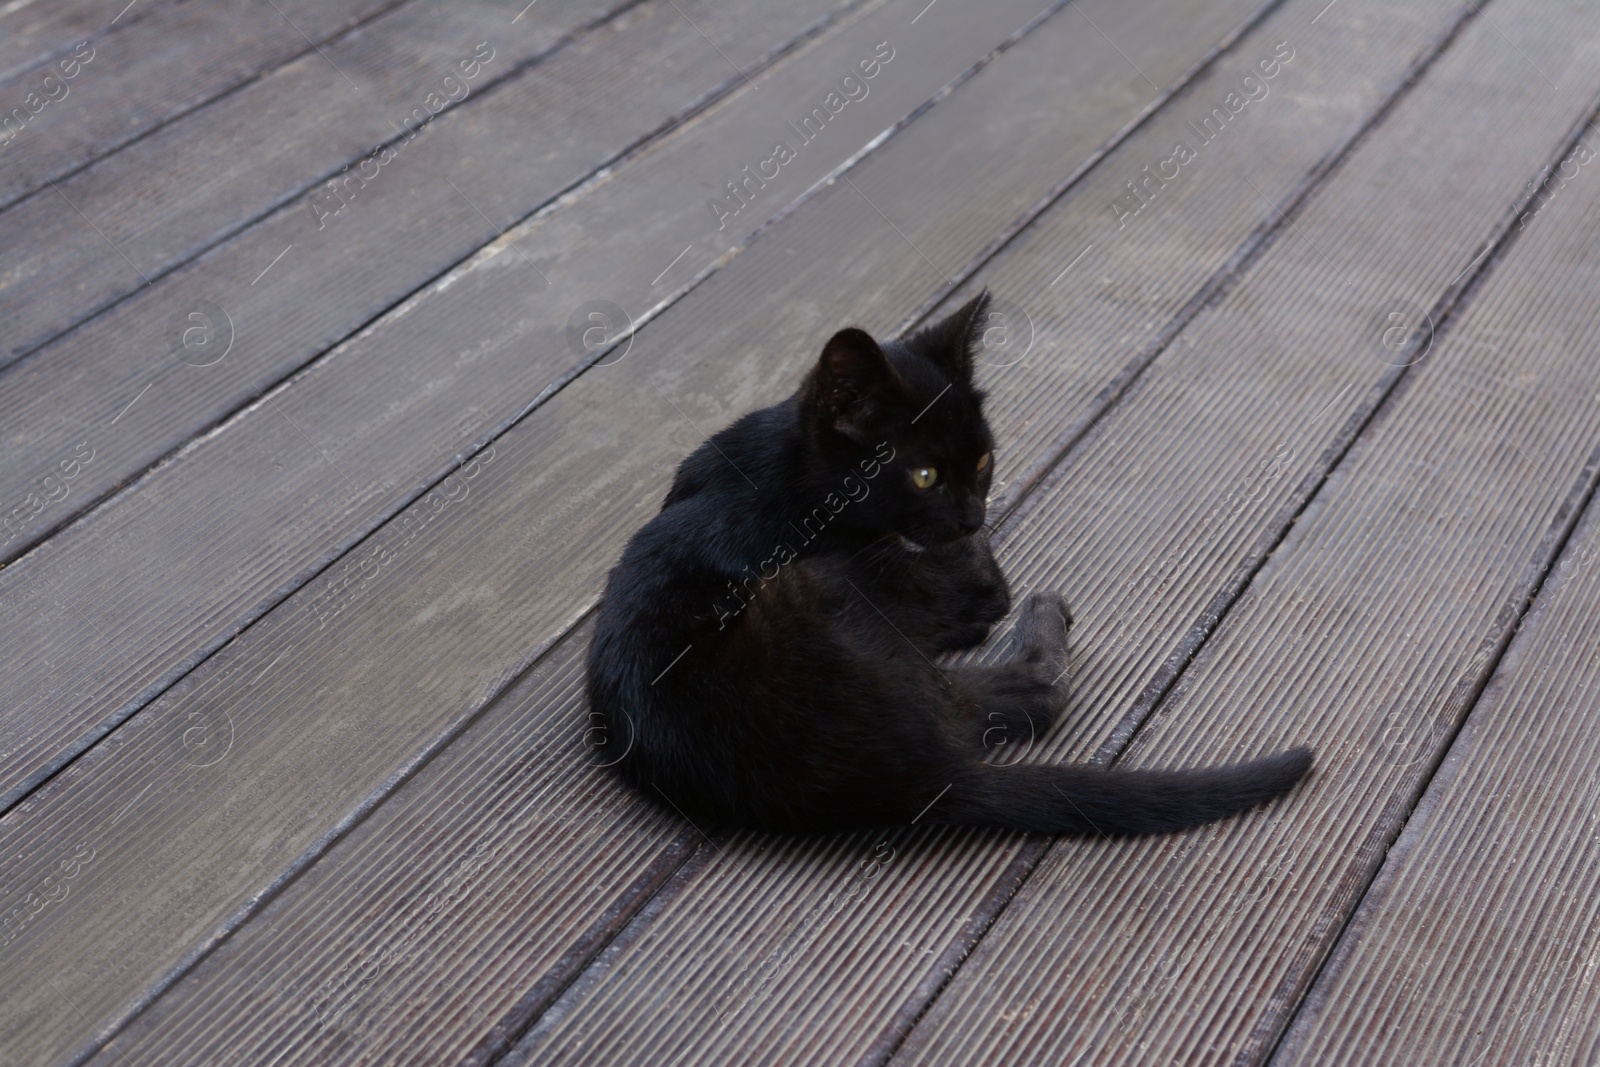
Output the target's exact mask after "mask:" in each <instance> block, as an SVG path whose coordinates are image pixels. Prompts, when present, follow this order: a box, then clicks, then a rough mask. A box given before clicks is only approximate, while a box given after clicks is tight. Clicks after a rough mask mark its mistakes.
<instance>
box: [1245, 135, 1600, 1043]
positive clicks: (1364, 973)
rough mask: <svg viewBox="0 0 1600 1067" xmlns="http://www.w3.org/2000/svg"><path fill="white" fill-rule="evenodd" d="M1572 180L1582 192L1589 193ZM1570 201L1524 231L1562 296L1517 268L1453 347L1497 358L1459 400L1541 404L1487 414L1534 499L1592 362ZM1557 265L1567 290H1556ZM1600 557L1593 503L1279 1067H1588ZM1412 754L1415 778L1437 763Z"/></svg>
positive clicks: (1589, 214)
mask: <svg viewBox="0 0 1600 1067" xmlns="http://www.w3.org/2000/svg"><path fill="white" fill-rule="evenodd" d="M1586 143H1587V145H1588V146H1589V147H1592V146H1593V142H1592V141H1586ZM1575 169H1576V164H1575V163H1574V164H1573V165H1569V166H1568V168H1567V174H1568V175H1569V176H1570V175H1571V173H1572V171H1573V170H1575ZM1572 180H1573V181H1576V182H1582V183H1584V184H1585V185H1588V186H1592V185H1593V184H1594V182H1595V177H1594V175H1592V174H1582V175H1581V176H1579V177H1576V178H1573V179H1572ZM1566 195H1567V196H1571V193H1566ZM1572 199H1573V202H1572V203H1570V204H1566V205H1559V204H1557V205H1552V207H1551V209H1550V212H1549V217H1548V218H1545V217H1541V218H1539V219H1537V221H1536V222H1534V223H1533V225H1535V226H1538V227H1539V228H1540V230H1541V231H1543V230H1550V231H1555V230H1556V229H1557V228H1558V227H1561V228H1566V230H1567V232H1565V233H1561V234H1558V233H1555V232H1551V233H1550V234H1549V235H1548V236H1546V237H1544V238H1543V239H1542V240H1543V242H1548V243H1541V244H1540V246H1539V247H1540V251H1541V252H1542V253H1543V254H1544V255H1545V256H1547V257H1549V259H1550V263H1551V267H1552V271H1551V277H1550V279H1549V280H1550V281H1551V282H1553V283H1554V284H1555V285H1556V286H1557V287H1558V288H1554V289H1543V290H1541V289H1539V288H1535V287H1534V285H1533V284H1532V283H1533V282H1534V280H1535V279H1534V277H1533V276H1532V275H1530V274H1529V273H1528V270H1527V265H1526V264H1524V265H1523V266H1522V267H1521V269H1520V277H1517V278H1516V279H1514V280H1512V279H1508V280H1507V282H1506V283H1504V284H1505V285H1506V288H1507V289H1508V290H1510V291H1509V292H1508V293H1506V294H1505V296H1504V297H1503V298H1502V300H1501V301H1500V302H1499V303H1498V304H1497V305H1496V306H1495V307H1494V308H1493V310H1492V312H1491V311H1490V309H1487V308H1486V309H1485V310H1484V312H1483V313H1481V314H1480V315H1479V316H1478V322H1477V326H1478V331H1477V332H1473V333H1469V332H1466V331H1465V330H1463V332H1462V334H1461V339H1460V341H1459V342H1458V343H1460V344H1468V345H1476V346H1480V347H1481V348H1482V349H1483V350H1484V351H1483V353H1482V354H1483V355H1484V356H1486V357H1489V359H1485V360H1484V361H1483V367H1482V369H1481V370H1479V371H1478V373H1477V374H1476V375H1462V379H1461V383H1462V384H1463V385H1464V386H1465V387H1466V392H1467V393H1468V394H1475V395H1476V396H1481V395H1482V393H1483V392H1484V391H1485V387H1488V390H1489V391H1490V392H1498V391H1501V390H1507V389H1509V390H1526V389H1530V388H1531V390H1532V391H1533V396H1532V397H1530V398H1529V399H1530V400H1531V401H1532V403H1526V402H1525V405H1524V406H1523V410H1508V409H1505V408H1502V409H1501V410H1498V411H1491V410H1485V411H1484V413H1483V414H1484V415H1488V416H1489V417H1491V418H1494V419H1496V420H1497V421H1498V423H1499V428H1500V430H1502V431H1503V433H1504V434H1505V437H1506V440H1507V441H1508V442H1510V443H1511V444H1512V446H1513V447H1515V448H1520V449H1523V450H1524V452H1525V453H1526V462H1524V463H1521V464H1520V466H1521V470H1520V471H1516V470H1513V471H1512V472H1511V473H1512V474H1513V476H1520V477H1523V478H1526V479H1529V480H1532V481H1539V480H1541V479H1544V478H1553V477H1556V476H1558V475H1559V473H1560V472H1559V470H1557V469H1552V467H1551V466H1550V465H1549V460H1550V458H1551V457H1550V454H1549V453H1546V452H1540V451H1535V450H1534V448H1536V447H1537V445H1538V444H1540V443H1542V442H1541V441H1540V440H1539V438H1537V437H1536V438H1533V439H1531V440H1530V436H1529V434H1528V429H1529V428H1530V427H1531V426H1532V424H1534V423H1538V422H1542V421H1544V420H1545V419H1546V418H1547V412H1548V411H1549V410H1550V409H1549V408H1547V407H1546V406H1544V404H1543V403H1541V401H1543V400H1545V399H1546V398H1548V397H1549V396H1550V395H1552V393H1551V391H1552V390H1553V389H1559V388H1563V387H1567V386H1569V385H1572V384H1577V385H1582V384H1583V382H1582V381H1581V380H1580V381H1577V382H1574V376H1573V371H1574V369H1575V368H1573V367H1571V366H1569V365H1571V364H1577V363H1582V362H1585V361H1586V360H1587V356H1586V355H1580V354H1579V353H1586V352H1587V351H1589V350H1591V349H1592V348H1593V338H1594V331H1595V329H1596V328H1597V326H1600V323H1597V322H1596V321H1595V320H1596V309H1595V307H1594V304H1593V301H1591V300H1587V299H1585V296H1586V295H1587V293H1592V292H1593V291H1594V288H1593V287H1594V286H1595V285H1596V284H1597V283H1600V263H1597V261H1596V257H1595V254H1594V250H1593V242H1592V240H1588V241H1585V239H1584V237H1583V235H1592V234H1593V233H1594V230H1595V226H1596V224H1597V222H1600V198H1596V197H1594V196H1592V195H1591V196H1589V197H1586V198H1580V197H1573V198H1572ZM1528 239H1529V240H1530V242H1533V241H1535V240H1537V239H1535V238H1533V237H1532V236H1531V235H1530V236H1529V238H1528ZM1551 244H1558V247H1554V248H1552V247H1551ZM1585 245H1587V247H1585ZM1526 254H1527V255H1532V254H1533V252H1532V250H1531V249H1530V250H1529V252H1528V253H1526ZM1557 265H1560V266H1561V267H1563V268H1564V269H1566V270H1568V271H1576V272H1577V273H1575V274H1571V275H1563V274H1558V273H1556V272H1555V270H1554V269H1553V268H1555V267H1556V266H1557ZM1501 269H1502V270H1505V271H1507V272H1508V273H1509V272H1510V271H1511V270H1512V269H1515V268H1514V266H1513V264H1512V263H1507V264H1506V265H1505V267H1504V268H1501ZM1581 286H1582V287H1587V288H1580V287H1581ZM1488 296H1489V294H1488V293H1485V294H1484V298H1483V299H1487V298H1488ZM1530 301H1538V302H1539V305H1540V307H1539V310H1540V312H1541V314H1540V316H1539V318H1538V319H1537V320H1536V321H1529V318H1530V317H1529V316H1527V315H1526V309H1527V305H1528V303H1529V302H1530ZM1558 301H1559V302H1560V303H1559V304H1558V303H1556V302H1558ZM1562 305H1564V306H1562ZM1550 306H1555V307H1558V308H1559V311H1558V313H1557V314H1555V315H1550V314H1549V313H1548V310H1547V308H1548V307H1550ZM1474 310H1476V309H1474ZM1465 325H1466V324H1463V326H1464V327H1465ZM1491 360H1492V369H1491V362H1490V361H1491ZM1496 372H1498V373H1496ZM1441 373H1443V372H1441ZM1474 379H1476V380H1474ZM1476 396H1474V399H1476ZM1461 414H1462V415H1463V416H1465V417H1467V418H1468V421H1475V420H1477V419H1478V418H1479V417H1480V416H1479V415H1478V414H1477V413H1472V414H1471V415H1470V416H1469V415H1468V413H1467V412H1461ZM1555 414H1556V415H1557V417H1558V418H1560V417H1562V416H1566V415H1568V414H1569V413H1567V412H1565V411H1557V412H1556V413H1555ZM1560 425H1561V424H1560V423H1559V422H1558V423H1557V426H1560ZM1541 436H1542V435H1541ZM1530 445H1532V446H1534V447H1533V448H1531V447H1529V446H1530ZM1592 462H1593V460H1592V459H1591V463H1592ZM1597 539H1600V509H1597V508H1596V507H1595V505H1594V503H1593V499H1592V498H1591V500H1590V502H1589V504H1588V506H1587V510H1586V512H1585V515H1584V519H1583V522H1582V524H1581V525H1579V526H1578V528H1577V529H1576V530H1575V531H1574V533H1573V534H1572V536H1571V539H1570V540H1569V541H1568V542H1567V545H1566V548H1565V550H1564V551H1563V553H1562V555H1561V558H1560V560H1559V562H1558V563H1557V565H1556V566H1555V567H1554V568H1553V569H1552V570H1551V571H1550V572H1549V573H1548V574H1547V575H1546V576H1545V578H1544V584H1543V586H1542V587H1541V588H1540V590H1539V594H1538V598H1537V599H1536V600H1535V601H1534V604H1533V607H1532V608H1531V610H1530V611H1529V613H1528V615H1527V616H1526V617H1525V618H1524V619H1522V620H1521V623H1520V624H1519V625H1518V627H1517V633H1516V636H1515V637H1513V638H1512V640H1511V644H1510V647H1509V648H1508V649H1507V650H1506V653H1505V656H1504V658H1503V659H1501V660H1500V663H1499V665H1498V667H1497V669H1496V672H1495V675H1494V677H1493V679H1491V681H1490V683H1489V687H1488V689H1487V690H1486V691H1485V693H1484V694H1483V696H1482V697H1481V698H1480V699H1479V700H1478V701H1477V703H1476V704H1474V705H1473V707H1472V710H1471V714H1470V717H1469V718H1468V719H1467V721H1466V723H1465V725H1463V726H1462V728H1461V732H1460V733H1459V734H1457V735H1456V736H1455V738H1454V740H1453V741H1451V742H1450V747H1449V750H1448V752H1447V754H1446V757H1445V761H1444V764H1443V765H1442V766H1441V767H1440V769H1439V771H1438V773H1437V774H1436V775H1435V776H1434V777H1433V779H1432V780H1431V781H1430V782H1429V783H1428V788H1427V791H1426V792H1425V793H1424V794H1423V795H1422V799H1421V800H1420V801H1419V802H1418V804H1417V806H1416V808H1415V810H1413V811H1412V812H1411V813H1410V816H1409V817H1408V818H1407V819H1406V823H1405V830H1404V831H1403V832H1402V833H1401V834H1400V837H1399V840H1398V841H1397V842H1396V843H1395V844H1394V845H1393V846H1392V847H1391V848H1389V849H1388V851H1387V853H1386V854H1384V856H1383V857H1382V860H1381V862H1382V864H1383V866H1382V867H1381V868H1380V869H1379V871H1378V875H1377V878H1376V879H1375V881H1374V882H1373V884H1372V887H1371V888H1370V889H1368V890H1367V892H1366V895H1365V896H1364V897H1363V898H1362V901H1361V907H1360V908H1359V910H1357V912H1356V914H1355V916H1354V917H1353V918H1352V920H1351V922H1350V924H1349V926H1347V927H1346V928H1345V930H1344V932H1343V933H1342V934H1341V935H1340V936H1339V940H1338V942H1337V944H1336V945H1335V946H1334V948H1333V952H1332V956H1331V958H1330V959H1329V961H1328V963H1327V965H1326V966H1325V967H1324V968H1323V969H1322V971H1321V973H1320V974H1319V975H1318V976H1317V980H1316V983H1315V984H1314V985H1313V986H1312V987H1311V989H1310V991H1309V992H1308V994H1307V995H1306V997H1305V1000H1304V1002H1303V1004H1302V1006H1301V1008H1300V1011H1299V1013H1298V1014H1297V1015H1296V1016H1295V1018H1294V1022H1293V1025H1292V1026H1291V1027H1290V1028H1289V1031H1288V1033H1287V1035H1286V1036H1285V1037H1284V1040H1283V1043H1282V1045H1281V1046H1280V1047H1279V1048H1278V1049H1277V1052H1276V1055H1274V1057H1273V1059H1272V1062H1273V1063H1274V1064H1294V1063H1317V1064H1335V1063H1362V1064H1364V1063H1462V1064H1469V1063H1485V1064H1487V1063H1515V1062H1525V1061H1531V1062H1536V1063H1552V1064H1554V1063H1571V1064H1580V1063H1593V1062H1595V1058H1596V1056H1597V1055H1600V989H1597V988H1596V985H1595V983H1594V981H1593V973H1594V960H1595V953H1596V950H1597V949H1600V945H1597V944H1596V938H1597V936H1600V923H1597V918H1600V916H1597V914H1596V912H1597V910H1600V895H1596V893H1595V892H1594V887H1595V884H1596V882H1597V881H1600V851H1597V841H1600V823H1597V819H1600V776H1597V774H1596V771H1595V768H1596V767H1597V766H1600V733H1597V732H1596V731H1595V729H1594V717H1595V694H1596V692H1597V691H1600V687H1597V682H1600V678H1597V672H1600V658H1597V657H1596V656H1595V654H1594V653H1595V648H1596V646H1597V644H1600V637H1597V635H1596V633H1595V626H1596V620H1597V619H1600V585H1597V583H1596V582H1595V578H1594V572H1593V569H1592V565H1593V563H1594V552H1595V545H1596V541H1597ZM1431 725H1432V724H1430V723H1429V722H1428V721H1427V719H1426V718H1425V717H1424V716H1422V715H1419V714H1415V713H1413V712H1412V711H1411V710H1410V709H1405V708H1401V709H1398V714H1397V717H1396V720H1395V723H1394V725H1393V731H1394V732H1393V737H1394V739H1395V740H1396V741H1398V742H1400V743H1401V744H1407V743H1409V742H1412V741H1417V742H1418V743H1419V744H1420V743H1421V742H1425V741H1426V740H1428V737H1427V732H1428V730H1429V727H1430V726H1431ZM1419 733H1420V735H1421V736H1419ZM1412 751H1413V753H1414V755H1415V756H1416V758H1417V762H1418V763H1420V764H1424V765H1425V764H1426V762H1427V757H1428V756H1429V755H1431V753H1427V752H1425V751H1424V750H1422V749H1421V748H1420V747H1419V748H1418V749H1416V750H1412Z"/></svg>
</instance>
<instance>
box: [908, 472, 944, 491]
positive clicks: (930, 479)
mask: <svg viewBox="0 0 1600 1067" xmlns="http://www.w3.org/2000/svg"><path fill="white" fill-rule="evenodd" d="M938 480H939V472H938V471H936V470H934V469H933V468H932V467H918V468H916V469H915V470H913V471H912V472H911V484H912V485H914V486H916V487H917V488H918V489H928V488H930V487H932V485H933V483H934V482H936V481H938Z"/></svg>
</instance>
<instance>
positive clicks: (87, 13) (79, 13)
mask: <svg viewBox="0 0 1600 1067" xmlns="http://www.w3.org/2000/svg"><path fill="white" fill-rule="evenodd" d="M175 2H176V0H144V2H143V3H140V4H138V5H137V6H135V7H134V8H133V9H132V10H124V11H118V10H107V5H105V4H101V3H94V2H93V0H32V2H31V3H24V4H20V5H7V7H6V10H5V11H4V12H0V31H3V32H0V83H4V82H8V81H10V80H11V79H13V78H18V77H24V76H26V75H27V73H28V72H29V71H31V70H35V69H37V68H38V67H40V66H41V65H43V64H53V63H55V62H56V60H57V59H59V58H60V57H61V56H64V55H68V54H70V53H71V52H72V49H73V46H74V45H76V44H78V43H79V42H80V41H84V40H93V41H94V42H95V43H96V44H98V43H99V42H100V41H102V40H104V39H106V38H107V37H108V36H109V35H110V34H113V33H115V32H117V31H119V30H123V29H127V28H128V27H130V26H134V25H137V24H138V23H139V22H141V21H142V20H143V19H144V18H145V17H146V16H148V15H151V14H154V13H155V12H158V11H161V10H162V9H164V8H167V7H170V6H172V5H173V4H174V3H175ZM141 9H142V10H141Z"/></svg>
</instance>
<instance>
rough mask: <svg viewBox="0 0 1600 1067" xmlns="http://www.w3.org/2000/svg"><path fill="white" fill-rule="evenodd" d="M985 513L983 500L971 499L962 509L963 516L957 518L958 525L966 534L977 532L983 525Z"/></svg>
mask: <svg viewBox="0 0 1600 1067" xmlns="http://www.w3.org/2000/svg"><path fill="white" fill-rule="evenodd" d="M983 515H984V508H983V501H981V500H973V501H970V502H969V503H968V504H967V506H966V507H964V508H962V509H961V517H960V518H959V519H957V520H956V525H958V526H960V527H961V532H962V533H964V534H974V533H977V532H978V530H979V528H980V527H982V526H983Z"/></svg>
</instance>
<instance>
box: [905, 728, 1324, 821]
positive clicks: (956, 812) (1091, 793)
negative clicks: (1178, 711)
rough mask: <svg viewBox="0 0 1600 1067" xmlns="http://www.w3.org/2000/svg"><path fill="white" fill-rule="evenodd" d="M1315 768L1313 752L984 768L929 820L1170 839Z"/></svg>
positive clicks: (970, 774) (971, 770)
mask: <svg viewBox="0 0 1600 1067" xmlns="http://www.w3.org/2000/svg"><path fill="white" fill-rule="evenodd" d="M1310 768H1311V750H1310V749H1308V748H1295V749H1290V750H1289V751H1287V752H1281V753H1279V754H1278V755H1275V756H1268V757H1266V758H1265V759H1259V760H1252V761H1251V762H1249V763H1234V764H1229V765H1227V766H1223V767H1206V768H1200V769H1196V770H1184V771H1143V770H1138V771H1135V770H1126V771H1125V770H1101V769H1100V768H1098V767H1086V766H1082V765H1077V766H1061V765H1052V764H1048V763H1017V764H1011V765H1010V766H992V765H990V764H986V763H976V764H973V765H971V766H970V767H968V768H966V769H964V770H963V771H962V773H961V774H960V775H959V776H958V780H957V781H956V782H955V783H954V784H953V785H951V787H950V788H949V789H948V790H947V791H946V793H945V795H944V796H942V797H940V798H939V800H938V802H937V803H936V804H935V805H934V808H933V810H932V811H931V812H930V813H929V814H930V816H932V817H933V818H936V819H937V820H938V821H940V822H947V823H957V824H961V825H967V826H1004V827H1010V828H1012V829H1016V830H1032V831H1034V832H1036V833H1042V834H1104V835H1107V836H1109V835H1111V834H1161V833H1170V832H1171V831H1174V830H1182V829H1185V828H1187V827H1190V826H1199V825H1200V824H1202V823H1208V822H1213V821H1215V820H1217V819H1222V818H1226V817H1227V816H1229V815H1234V814H1237V813H1238V812H1241V811H1244V810H1245V809H1247V808H1253V807H1255V806H1256V805H1257V804H1260V803H1262V802H1264V801H1268V800H1271V799H1272V798H1273V797H1275V796H1277V795H1279V794H1280V793H1284V792H1287V791H1288V790H1289V788H1290V787H1291V786H1293V785H1294V784H1295V783H1296V782H1298V781H1299V780H1300V778H1301V777H1302V776H1303V775H1304V774H1305V773H1306V771H1307V770H1309V769H1310Z"/></svg>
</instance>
